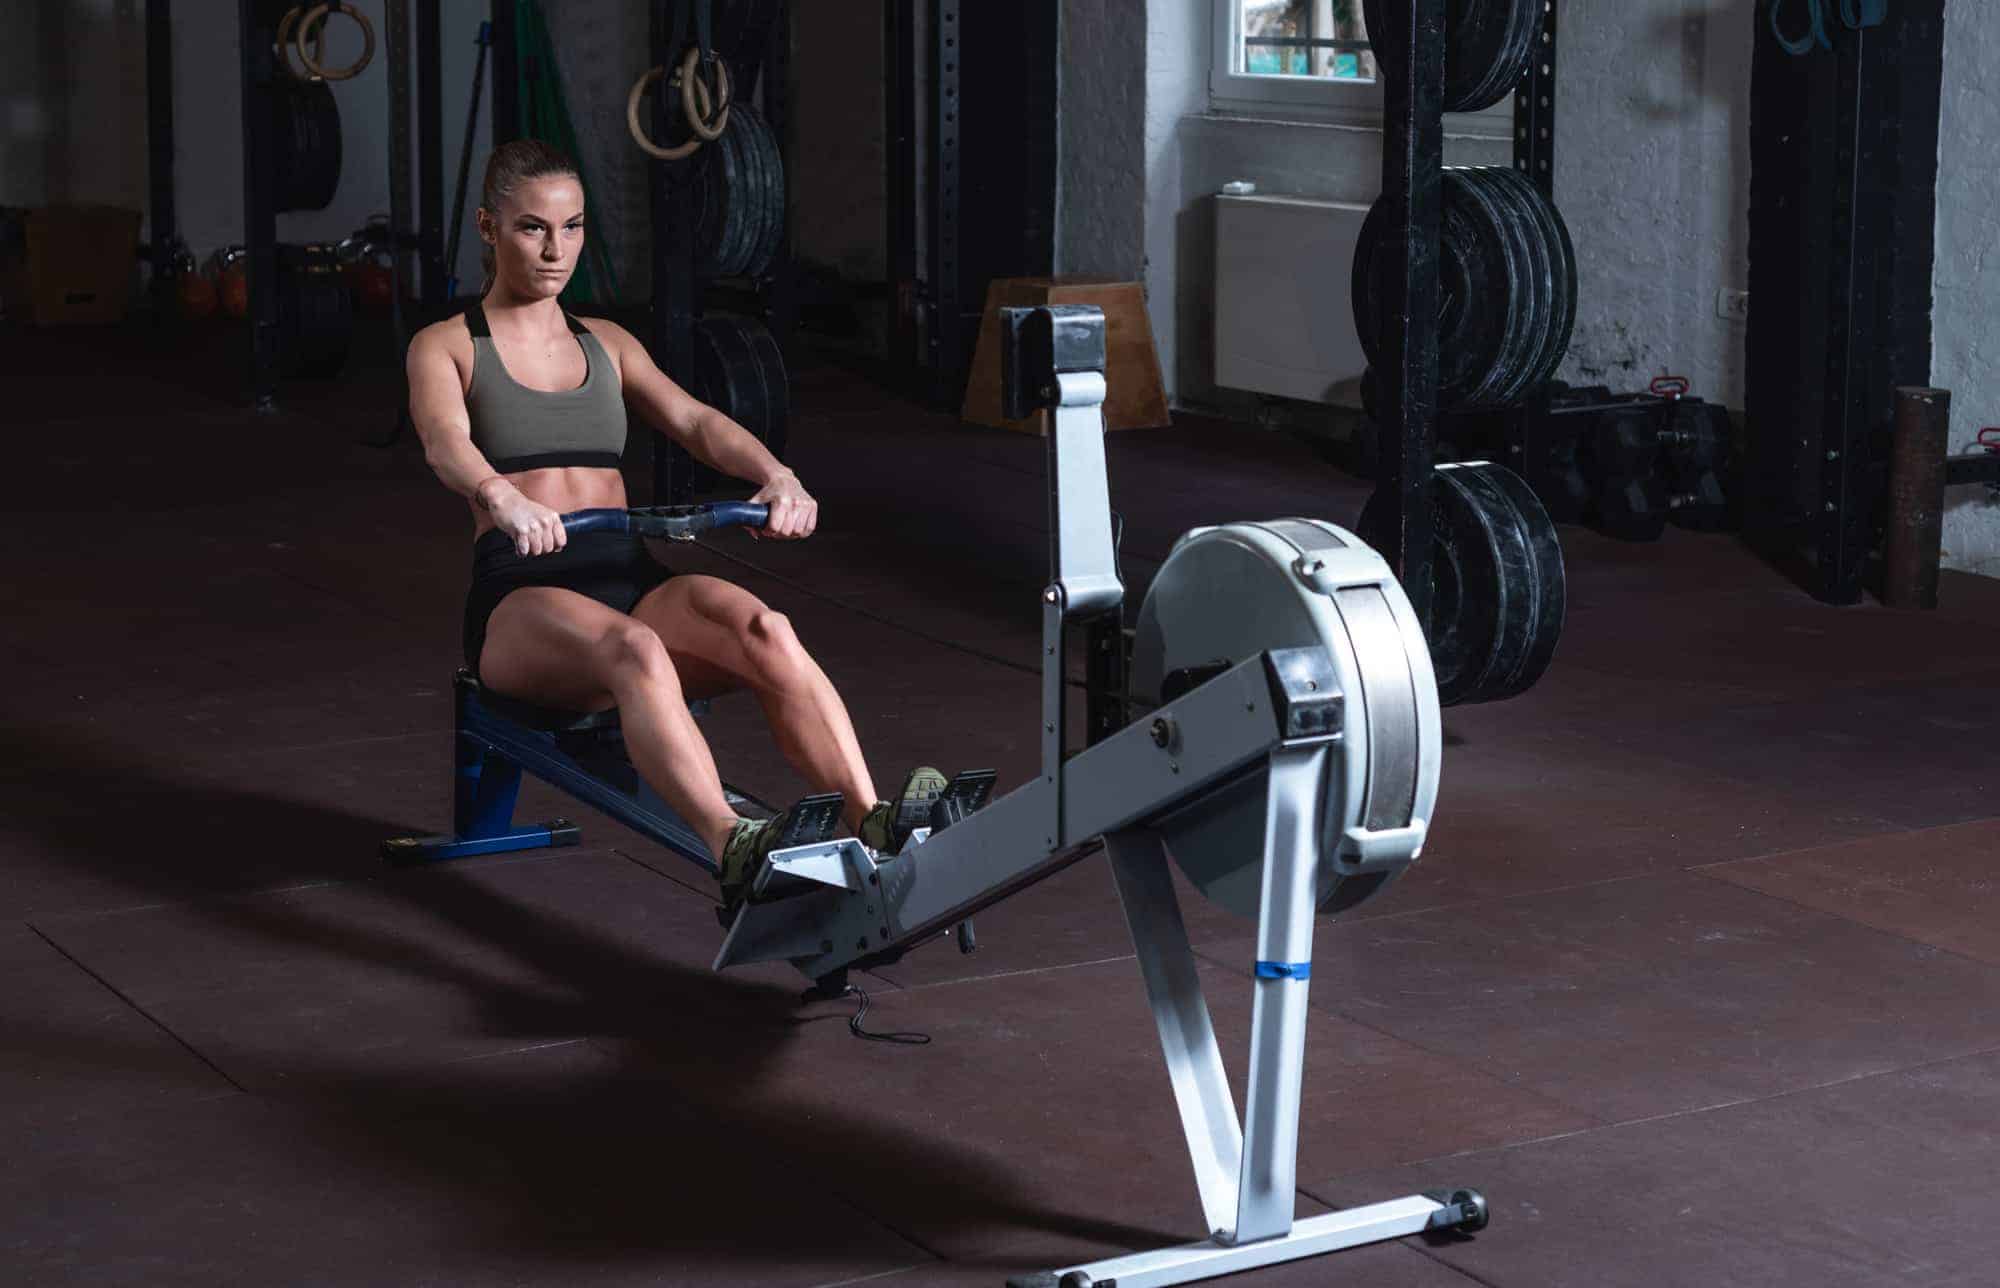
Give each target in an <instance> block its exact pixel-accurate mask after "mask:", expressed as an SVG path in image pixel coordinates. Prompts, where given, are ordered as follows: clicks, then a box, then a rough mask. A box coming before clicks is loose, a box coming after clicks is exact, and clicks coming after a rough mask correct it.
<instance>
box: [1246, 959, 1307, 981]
mask: <svg viewBox="0 0 2000 1288" xmlns="http://www.w3.org/2000/svg"><path fill="white" fill-rule="evenodd" d="M1312 973H1313V964H1312V963H1311V962H1258V963H1257V978H1258V979H1311V978H1312Z"/></svg>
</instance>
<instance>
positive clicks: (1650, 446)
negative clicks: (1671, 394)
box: [1591, 400, 1729, 479]
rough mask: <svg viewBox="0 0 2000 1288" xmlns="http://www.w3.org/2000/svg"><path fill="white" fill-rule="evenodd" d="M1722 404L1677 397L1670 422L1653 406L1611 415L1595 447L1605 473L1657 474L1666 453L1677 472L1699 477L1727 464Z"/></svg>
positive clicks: (1669, 413)
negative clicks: (1660, 420) (1662, 422)
mask: <svg viewBox="0 0 2000 1288" xmlns="http://www.w3.org/2000/svg"><path fill="white" fill-rule="evenodd" d="M1721 410H1722V409H1721V408H1719V407H1714V406H1711V405H1710V404H1707V403H1701V402H1695V401H1692V400H1688V401H1681V400H1676V401H1675V402H1674V403H1673V404H1672V406H1671V407H1670V408H1669V409H1668V411H1667V415H1666V425H1665V426H1664V427H1662V426H1661V425H1660V424H1659V423H1658V422H1659V419H1660V415H1659V412H1658V411H1657V410H1656V409H1654V408H1651V407H1634V408H1630V409H1627V410H1624V411H1619V412H1616V413H1614V414H1612V415H1609V416H1606V417H1605V418H1604V422H1603V423H1602V424H1601V425H1599V426H1598V428H1597V435H1596V438H1595V440H1594V441H1593V442H1592V444H1591V446H1592V448H1593V455H1594V457H1595V461H1596V465H1597V470H1598V472H1599V474H1600V475H1601V476H1602V477H1605V478H1616V477H1619V476H1621V475H1624V476H1636V475H1643V474H1651V473H1653V472H1654V470H1656V469H1657V468H1658V466H1659V463H1660V460H1661V458H1662V457H1663V456H1664V457H1665V459H1666V461H1667V463H1668V464H1669V465H1670V466H1671V467H1672V468H1673V472H1674V474H1675V475H1676V476H1678V477H1680V478H1684V479H1694V478H1698V477H1700V475H1701V474H1703V473H1705V472H1708V471H1716V470H1720V469H1721V468H1722V461H1723V455H1724V453H1725V452H1726V451H1727V450H1728V446H1729V438H1728V434H1727V433H1726V432H1725V430H1724V426H1723V418H1722V417H1721V416H1720V415H1718V414H1716V413H1719V412H1721Z"/></svg>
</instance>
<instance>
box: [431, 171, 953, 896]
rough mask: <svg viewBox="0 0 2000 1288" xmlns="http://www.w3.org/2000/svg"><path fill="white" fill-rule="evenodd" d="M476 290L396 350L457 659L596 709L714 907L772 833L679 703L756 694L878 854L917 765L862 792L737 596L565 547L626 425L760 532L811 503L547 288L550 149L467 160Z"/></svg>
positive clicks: (610, 550) (919, 796) (774, 641)
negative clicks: (697, 475) (754, 521)
mask: <svg viewBox="0 0 2000 1288" xmlns="http://www.w3.org/2000/svg"><path fill="white" fill-rule="evenodd" d="M478 219H479V236H480V240H481V241H483V242H484V243H485V245H486V250H485V252H484V255H485V260H486V265H487V289H486V291H485V292H484V294H483V296H482V298H481V299H480V301H479V302H478V303H477V304H475V305H473V306H472V307H471V308H470V309H468V310H466V312H465V313H464V314H463V315H462V316H459V317H454V318H451V319H449V320H447V321H444V322H439V323H437V324H435V325H433V326H429V327H426V328H424V330H422V331H421V332H419V333H418V334H417V336H416V338H415V339H414V340H413V341H412V342H411V344H410V352H409V379H410V414H411V416H412V418H413V419H414V420H415V422H416V426H417V432H418V434H419V435H420V436H421V437H422V439H423V444H424V456H425V459H426V460H427V461H428V462H429V464H430V466H431V468H432V469H433V470H434V471H436V473H437V476H438V478H440V479H441V480H443V482H444V484H445V486H446V487H448V488H450V489H451V490H452V491H454V492H456V493H458V494H459V495H460V496H463V497H465V498H466V500H467V502H468V503H469V505H470V506H471V510H472V519H473V559H472V588H471V590H470V592H469V593H468V594H467V596H466V603H465V661H466V665H468V666H470V667H471V668H472V670H473V673H474V674H475V675H477V676H478V677H479V679H480V682H481V683H483V684H485V685H487V686H488V687H490V688H492V689H493V690H494V691H495V692H498V693H503V694H506V695H508V696H510V697H515V698H520V699H523V700H525V701H528V702H533V703H536V704H538V705H542V706H549V707H557V708H562V709H566V710H572V711H597V710H602V709H604V708H606V707H609V706H613V705H615V706H616V707H617V708H618V712H619V720H620V723H621V725H622V726H623V728H624V733H625V746H626V750H627V752H628V753H629V754H630V756H631V758H632V763H633V765H634V766H635V767H636V768H637V769H638V771H639V773H640V774H641V775H642V776H644V778H645V779H646V781H647V782H648V783H650V784H651V785H652V787H653V789H654V790H655V791H657V792H658V793H659V794H660V795H661V796H662V797H663V798H664V799H665V800H666V801H667V803H668V804H670V805H672V806H673V807H674V809H675V810H676V811H677V812H679V814H680V815H681V817H682V818H684V819H685V820H687V822H688V823H689V824H690V825H691V826H692V827H693V828H694V829H695V831H696V832H697V833H699V834H700V836H701V837H702V839H703V840H705V841H706V842H707V843H708V847H709V851H710V853H712V854H715V855H718V856H720V857H719V869H720V870H719V873H718V875H719V878H720V880H721V882H722V890H723V899H724V903H725V905H727V906H729V907H731V908H733V907H734V906H735V904H736V903H737V902H739V901H740V899H741V897H742V893H743V888H744V885H745V883H746V882H747V881H748V879H749V878H750V877H751V876H753V875H754V874H755V873H756V870H757V864H758V862H759V861H760V860H761V859H762V858H763V857H764V855H765V854H766V853H768V852H769V850H770V848H771V844H772V842H773V841H774V840H775V839H776V837H777V836H778V834H779V831H780V829H781V826H782V816H780V818H779V819H774V820H769V821H765V822H752V821H749V820H746V819H741V818H739V817H737V815H736V812H735V811H734V810H733V809H731V808H730V805H729V803H728V801H727V799H725V797H724V795H723V790H722V782H721V779H720V778H719V777H718V776H717V774H716V769H715V758H714V756H713V755H711V754H710V752H709V749H708V744H707V743H706V742H705V741H704V740H703V739H702V736H701V731H700V730H699V729H698V728H697V727H696V726H695V722H694V718H693V716H692V715H690V714H689V712H688V701H689V700H690V699H693V698H702V697H708V696H711V695H713V694H717V693H722V692H725V691H728V690H732V689H739V688H748V689H750V690H751V691H752V692H753V693H755V694H756V696H757V700H758V702H759V703H760V704H761V705H762V707H763V710H764V714H765V717H766V719H768V720H769V722H770V725H771V729H772V731H773V733H775V734H776V735H777V739H778V745H779V748H780V750H782V751H783V753H784V755H785V757H786V759H787V760H789V761H790V762H791V764H792V765H793V767H794V768H796V769H797V770H798V772H799V774H800V775H801V776H802V777H804V778H805V779H806V781H807V782H809V783H811V784H812V786H813V788H814V790H816V791H821V792H840V793H841V794H842V795H843V796H844V797H845V798H846V822H847V825H848V826H849V827H850V828H852V829H853V830H854V833H855V835H857V836H858V837H860V839H861V841H862V842H863V843H864V844H866V845H868V846H870V847H871V848H873V849H876V850H893V849H895V848H897V847H898V846H899V845H900V844H901V842H902V841H903V840H904V839H906V838H907V836H908V829H909V827H911V826H915V825H917V824H918V823H919V822H920V821H921V819H922V817H923V815H924V813H925V811H926V810H927V809H928V806H929V802H930V801H931V800H933V799H935V798H936V796H937V794H938V792H939V791H940V790H942V788H943V787H944V781H945V780H944V778H943V776H942V775H941V774H939V773H938V772H937V771H936V770H934V769H928V768H925V769H919V770H916V771H914V772H912V773H911V774H910V776H909V778H908V779H907V780H906V781H905V783H904V785H903V789H902V791H901V792H900V793H899V798H898V800H897V802H896V803H895V804H894V805H891V804H889V803H888V802H884V801H880V800H878V799H877V798H876V795H875V785H874V783H873V781H872V780H871V779H870V778H869V775H868V765H867V762H866V761H864V760H863V759H862V756H861V748H860V745H859V743H858V742H857V741H856V739H855V736H854V726H853V724H852V722H851V721H850V720H849V719H848V715H847V709H846V707H845V706H844V705H843V704H842V703H841V700H840V695H839V694H837V693H835V692H834V688H833V685H832V684H831V683H830V682H829V681H828V680H827V678H826V674H825V673H824V672H823V671H821V670H820V668H819V667H818V665H817V664H815V663H814V661H813V660H812V658H811V657H810V656H809V655H808V654H807V653H806V651H805V649H804V648H803V647H802V646H801V645H800V644H799V641H798V638H797V636H795V635H794V634H793V633H792V628H791V625H790V623H789V622H787V621H786V619H785V618H784V617H783V616H782V615H781V614H779V613H776V612H773V611H772V610H771V609H770V608H768V607H766V606H765V605H764V604H763V603H762V602H761V601H760V600H759V599H758V598H757V597H756V596H755V595H752V594H750V593H749V592H748V591H746V590H743V589H742V588H741V587H738V586H734V585H731V584H730V583H729V582H726V581H721V580H718V579H717V578H713V577H698V576H675V575H674V574H673V573H672V572H670V571H669V570H668V569H667V568H666V567H665V566H663V565H661V564H660V563H658V562H656V561H655V560H654V559H653V557H652V556H651V554H650V553H648V551H647V549H646V546H645V543H644V542H643V541H641V540H640V539H639V538H637V537H631V536H623V535H619V534H612V533H587V534H583V535H579V536H577V537H574V538H567V537H566V536H565V534H564V531H563V526H562V521H561V516H562V515H563V514H565V513H568V512H570V511H573V510H590V509H599V508H612V509H624V508H626V505H627V502H626V499H625V483H624V479H623V477H622V476H621V475H620V474H619V471H618V463H619V458H620V456H621V455H622V454H623V451H624V448H625V437H626V416H627V412H628V411H629V412H631V413H634V414H636V415H637V416H638V417H639V419H641V420H642V421H645V422H647V423H649V424H651V425H652V426H653V427H654V428H655V429H657V430H659V431H660V432H661V433H663V434H665V435H667V436H668V437H669V438H671V439H673V440H674V441H675V442H676V443H678V444H679V445H681V446H682V447H684V448H686V449H687V450H688V451H689V452H691V453H693V454H694V455H695V456H696V457H698V458H699V459H701V460H702V461H704V462H706V463H707V464H709V465H711V466H713V467H714V468H715V469H717V470H719V471H720V472H722V473H724V474H727V475H730V476H732V477H735V478H739V479H743V480H745V481H746V482H748V483H751V484H753V485H754V486H755V487H756V488H757V489H758V490H757V493H756V495H755V496H754V497H752V498H751V499H752V500H753V501H755V502H758V503H760V504H763V505H768V506H769V507H770V510H771V514H770V518H769V520H768V521H767V523H766V526H765V527H764V528H763V529H761V532H760V535H762V536H766V537H775V538H778V539H781V540H798V539H800V538H804V537H808V536H811V535H812V531H813V528H814V526H815V525H816V523H817V522H818V517H819V516H818V511H819V507H818V504H817V503H816V502H815V501H814V500H813V498H812V496H811V495H810V494H809V493H807V491H806V490H805V488H804V487H803V486H801V485H800V483H799V480H798V476H797V475H795V474H793V473H792V472H791V471H790V470H788V469H786V468H785V467H784V466H783V465H781V464H780V463H779V462H778V460H777V459H776V458H775V457H773V456H772V455H771V454H770V453H769V452H768V451H766V450H765V449H764V445H763V444H762V443H760V442H758V441H757V439H756V437H755V436H754V435H752V434H750V433H749V432H748V431H747V430H745V429H743V427H742V426H740V425H737V424H736V423H735V422H734V421H731V420H730V419H729V418H728V417H727V416H724V415H723V414H722V413H721V412H718V411H717V410H715V409H714V408H713V407H708V406H705V405H704V404H702V403H700V402H698V401H696V400H695V399H694V398H692V397H690V396H689V395H688V394H687V393H686V392H685V391H683V390H682V389H681V388H680V386H678V385H676V384H675V383H674V382H673V381H671V380H669V379H668V378H667V377H666V376H665V375H664V374H663V373H662V372H661V371H660V369H659V368H658V367H656V366H654V365H653V360H652V359H651V357H649V356H648V355H647V353H646V350H645V347H644V346H642V345H641V344H639V342H638V341H636V340H634V339H633V338H632V336H631V335H630V334H629V333H628V332H627V331H625V330H624V328H622V327H619V326H617V325H615V324H614V323H611V322H606V321H603V320H601V319H597V318H573V317H570V316H569V315H567V314H565V313H564V312H563V310H562V307H561V305H560V304H559V303H558V302H557V299H556V297H557V296H558V295H559V294H560V293H561V292H562V289H563V287H564V286H565V285H566V284H567V283H568V282H569V278H570V274H571V272H572V271H574V269H575V267H576V263H577V257H578V256H579V255H580V254H581V253H582V250H583V222H584V221H583V186H582V184H581V183H580V181H579V180H578V178H577V174H576V167H575V166H574V165H573V164H572V163H571V162H570V161H569V160H568V159H567V158H566V157H564V156H563V155H562V154H561V153H560V152H558V151H556V150H555V149H554V148H551V147H549V146H548V145H546V144H544V143H540V142H536V141H533V140H520V141H516V142H512V143H507V144H505V145H503V146H501V147H499V148H497V149H495V150H494V152H493V154H492V158H491V160H490V161H489V162H488V163H487V167H486V179H485V184H484V186H483V188H482V196H481V205H480V208H479V212H478Z"/></svg>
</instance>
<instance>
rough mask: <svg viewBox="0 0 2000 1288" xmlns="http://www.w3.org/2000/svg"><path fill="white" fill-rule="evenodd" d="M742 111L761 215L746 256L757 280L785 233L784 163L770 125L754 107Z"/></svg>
mask: <svg viewBox="0 0 2000 1288" xmlns="http://www.w3.org/2000/svg"><path fill="white" fill-rule="evenodd" d="M744 107H745V111H746V120H745V121H744V127H745V140H746V142H747V143H748V144H749V149H750V151H751V152H752V153H753V155H755V156H756V158H757V160H758V164H759V177H758V201H759V204H760V207H761V213H762V214H763V220H762V223H761V225H760V235H759V237H758V238H757V245H756V248H755V249H754V250H753V251H752V253H751V256H750V264H749V269H748V271H749V273H750V275H751V276H752V277H761V276H763V275H764V274H765V273H766V272H768V271H769V270H770V267H771V261H772V260H773V259H774V258H776V256H777V253H778V247H779V245H780V244H781V243H782V241H783V239H784V233H785V162H784V157H783V156H782V155H781V154H780V153H779V151H778V140H777V138H776V136H774V135H773V134H772V133H771V123H770V122H769V121H766V120H765V119H764V118H763V116H762V115H761V114H759V113H758V112H757V111H756V110H755V109H754V108H751V107H749V105H748V104H745V105H744Z"/></svg>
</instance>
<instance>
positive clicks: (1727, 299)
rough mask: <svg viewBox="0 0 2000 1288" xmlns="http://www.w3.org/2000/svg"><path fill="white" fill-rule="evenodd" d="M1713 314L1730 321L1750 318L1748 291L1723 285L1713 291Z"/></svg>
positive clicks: (1744, 320)
mask: <svg viewBox="0 0 2000 1288" xmlns="http://www.w3.org/2000/svg"><path fill="white" fill-rule="evenodd" d="M1715 316H1717V317H1719V318H1728V319H1729V320H1730V321H1731V322H1748V321H1749V320H1750V292H1748V291H1738V290H1735V289H1732V288H1730V287H1727V286H1725V287H1723V288H1722V289H1721V290H1719V291H1717V292H1716V293H1715Z"/></svg>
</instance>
